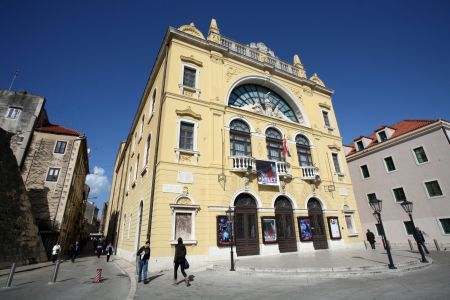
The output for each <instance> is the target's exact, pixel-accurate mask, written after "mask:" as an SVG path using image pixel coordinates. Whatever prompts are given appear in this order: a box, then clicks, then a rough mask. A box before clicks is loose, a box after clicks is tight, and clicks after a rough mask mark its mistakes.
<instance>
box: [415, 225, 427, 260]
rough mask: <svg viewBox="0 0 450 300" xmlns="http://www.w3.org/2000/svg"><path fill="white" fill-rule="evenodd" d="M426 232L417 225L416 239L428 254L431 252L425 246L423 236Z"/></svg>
mask: <svg viewBox="0 0 450 300" xmlns="http://www.w3.org/2000/svg"><path fill="white" fill-rule="evenodd" d="M423 234H424V232H423V231H422V230H420V229H419V227H416V230H415V232H414V239H415V240H416V242H417V244H418V245H419V246H421V247H422V248H423V250H425V253H426V254H430V252H429V251H428V249H427V246H425V237H424V236H423Z"/></svg>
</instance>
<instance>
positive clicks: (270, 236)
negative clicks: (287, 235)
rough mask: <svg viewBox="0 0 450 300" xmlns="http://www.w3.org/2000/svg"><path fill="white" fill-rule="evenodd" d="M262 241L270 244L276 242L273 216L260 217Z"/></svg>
mask: <svg viewBox="0 0 450 300" xmlns="http://www.w3.org/2000/svg"><path fill="white" fill-rule="evenodd" d="M261 225H262V234H263V243H264V244H271V243H276V242H277V227H276V224H275V218H272V217H261Z"/></svg>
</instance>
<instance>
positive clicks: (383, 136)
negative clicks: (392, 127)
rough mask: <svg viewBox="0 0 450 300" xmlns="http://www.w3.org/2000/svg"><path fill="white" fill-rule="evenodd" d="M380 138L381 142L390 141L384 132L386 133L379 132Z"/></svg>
mask: <svg viewBox="0 0 450 300" xmlns="http://www.w3.org/2000/svg"><path fill="white" fill-rule="evenodd" d="M378 136H379V137H380V142H384V141H386V140H387V139H388V138H387V135H386V132H384V131H380V132H378Z"/></svg>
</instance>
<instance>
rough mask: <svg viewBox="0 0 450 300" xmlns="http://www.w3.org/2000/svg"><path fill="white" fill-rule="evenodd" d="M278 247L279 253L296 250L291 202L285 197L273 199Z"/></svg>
mask: <svg viewBox="0 0 450 300" xmlns="http://www.w3.org/2000/svg"><path fill="white" fill-rule="evenodd" d="M275 219H276V224H277V240H278V248H279V249H280V252H281V253H284V252H295V251H297V240H296V238H295V229H294V214H293V212H292V204H291V201H289V199H287V198H286V197H283V196H281V197H278V198H277V200H275Z"/></svg>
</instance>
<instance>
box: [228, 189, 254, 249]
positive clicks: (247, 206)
mask: <svg viewBox="0 0 450 300" xmlns="http://www.w3.org/2000/svg"><path fill="white" fill-rule="evenodd" d="M257 216H258V214H257V211H256V202H255V200H254V199H253V198H252V197H251V196H250V195H247V194H243V195H241V196H239V197H238V198H237V199H236V201H235V211H234V227H235V241H236V254H237V255H238V256H245V255H258V254H259V236H258V219H257Z"/></svg>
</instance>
